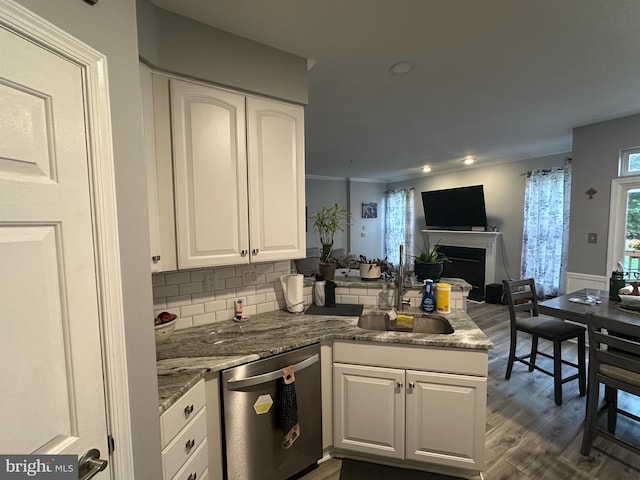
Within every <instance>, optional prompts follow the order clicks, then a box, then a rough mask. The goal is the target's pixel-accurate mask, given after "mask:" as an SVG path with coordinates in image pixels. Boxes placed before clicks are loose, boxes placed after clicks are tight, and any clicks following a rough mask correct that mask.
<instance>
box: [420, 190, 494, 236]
mask: <svg viewBox="0 0 640 480" xmlns="http://www.w3.org/2000/svg"><path fill="white" fill-rule="evenodd" d="M422 206H423V208H424V219H425V222H426V225H427V228H431V229H438V228H439V229H443V230H471V229H473V228H474V227H483V228H484V227H486V226H487V213H486V211H485V206H484V189H483V188H482V185H472V186H470V187H459V188H447V189H444V190H431V191H428V192H422Z"/></svg>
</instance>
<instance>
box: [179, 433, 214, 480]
mask: <svg viewBox="0 0 640 480" xmlns="http://www.w3.org/2000/svg"><path fill="white" fill-rule="evenodd" d="M208 460H209V450H208V448H207V439H206V438H205V440H204V441H203V442H202V444H201V445H200V446H199V447H198V449H197V450H196V451H195V453H194V454H193V456H192V457H191V458H190V459H189V461H188V462H187V463H185V464H184V465H183V466H182V468H181V469H180V471H179V472H178V473H176V476H175V477H173V478H172V479H171V480H202V478H204V472H205V471H206V470H207V465H208Z"/></svg>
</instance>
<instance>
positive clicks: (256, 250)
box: [251, 248, 260, 255]
mask: <svg viewBox="0 0 640 480" xmlns="http://www.w3.org/2000/svg"><path fill="white" fill-rule="evenodd" d="M251 253H252V254H254V255H257V254H258V253H260V250H258V249H257V248H254V249H253V250H251Z"/></svg>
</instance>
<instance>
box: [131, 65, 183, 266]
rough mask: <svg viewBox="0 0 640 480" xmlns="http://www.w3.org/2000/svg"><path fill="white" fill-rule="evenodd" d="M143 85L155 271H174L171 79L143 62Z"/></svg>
mask: <svg viewBox="0 0 640 480" xmlns="http://www.w3.org/2000/svg"><path fill="white" fill-rule="evenodd" d="M140 81H141V87H142V105H143V123H144V125H143V126H144V144H145V162H146V167H147V199H148V208H149V241H150V262H151V271H152V272H164V271H173V270H176V269H177V268H178V264H177V261H176V233H175V216H174V205H173V164H172V155H171V121H170V118H169V80H168V79H167V78H166V77H161V76H157V75H153V74H152V72H151V70H149V68H148V67H147V66H146V65H144V64H140Z"/></svg>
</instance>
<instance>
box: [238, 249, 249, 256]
mask: <svg viewBox="0 0 640 480" xmlns="http://www.w3.org/2000/svg"><path fill="white" fill-rule="evenodd" d="M247 252H248V250H240V256H241V257H246V256H247Z"/></svg>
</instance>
